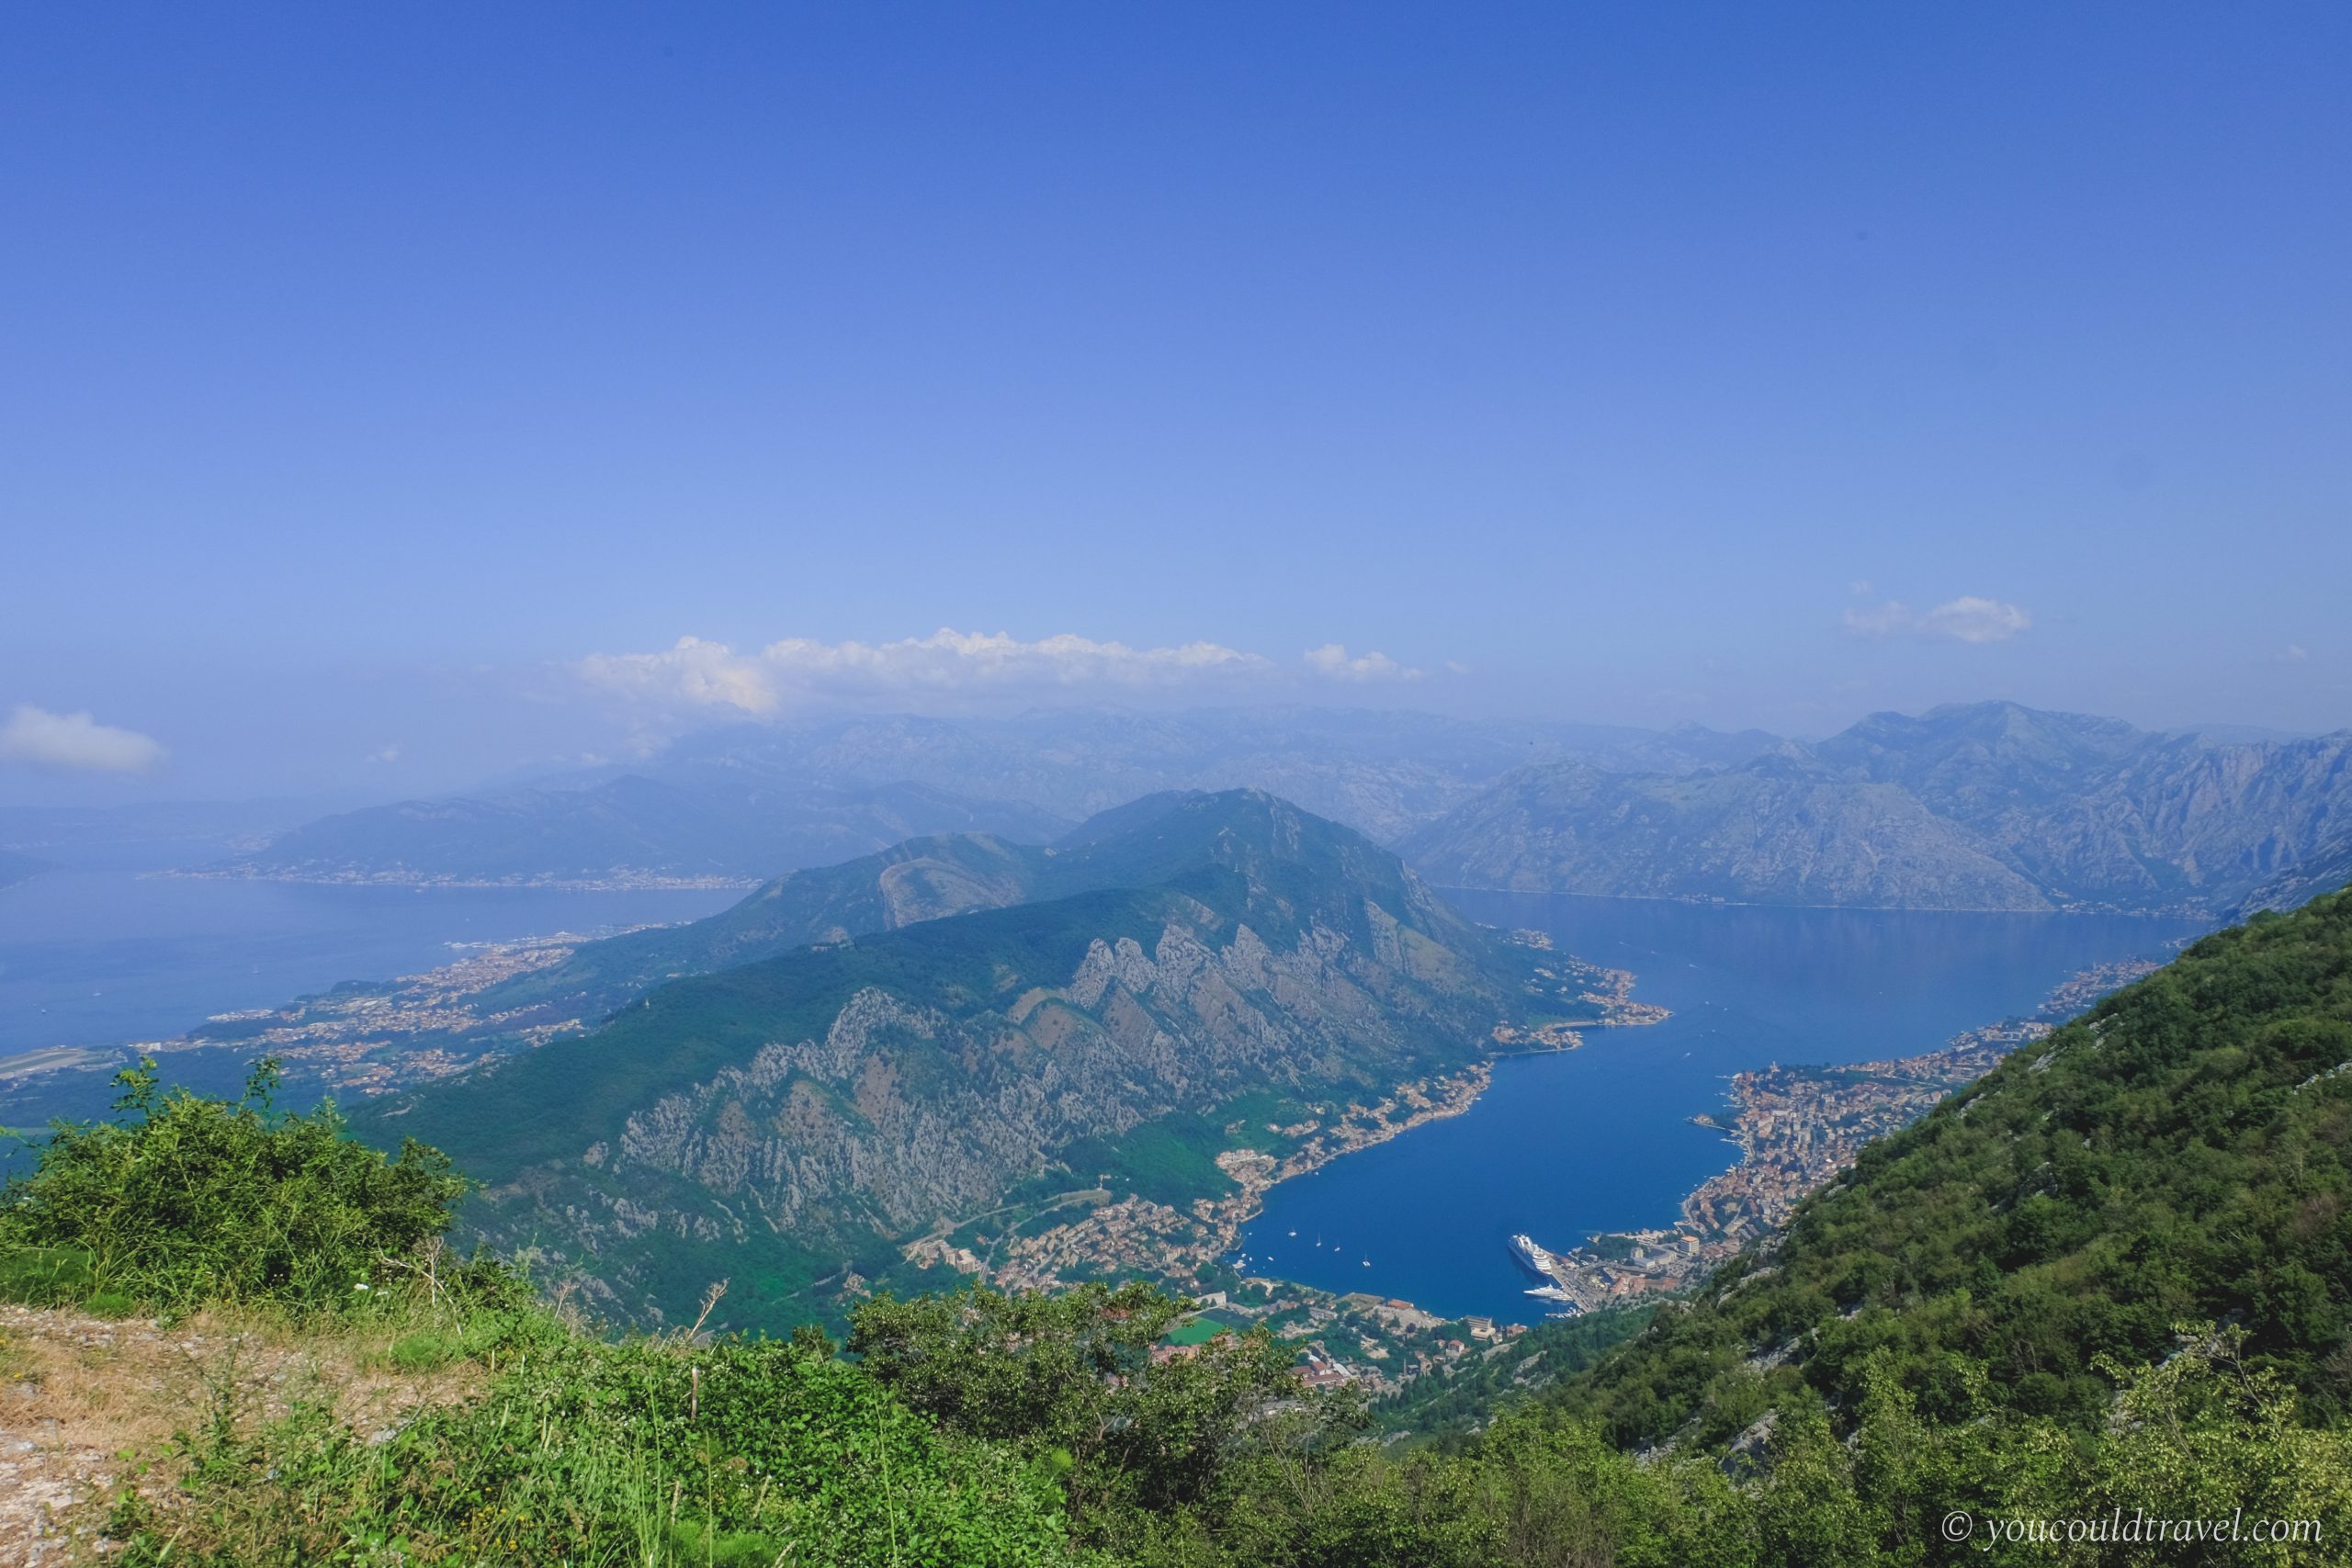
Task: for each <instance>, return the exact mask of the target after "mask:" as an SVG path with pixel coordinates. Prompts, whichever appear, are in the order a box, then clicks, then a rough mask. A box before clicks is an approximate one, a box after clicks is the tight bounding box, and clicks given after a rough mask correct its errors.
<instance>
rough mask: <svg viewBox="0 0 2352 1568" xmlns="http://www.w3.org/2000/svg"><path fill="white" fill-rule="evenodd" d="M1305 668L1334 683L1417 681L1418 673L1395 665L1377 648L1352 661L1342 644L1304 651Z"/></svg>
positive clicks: (1419, 674)
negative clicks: (1327, 676)
mask: <svg viewBox="0 0 2352 1568" xmlns="http://www.w3.org/2000/svg"><path fill="white" fill-rule="evenodd" d="M1306 664H1307V668H1308V669H1310V670H1313V671H1315V672H1316V673H1317V674H1318V675H1329V677H1330V678H1331V679H1332V680H1334V681H1418V680H1419V679H1420V678H1421V672H1420V671H1418V670H1415V669H1413V668H1412V667H1410V666H1409V665H1404V664H1399V663H1397V661H1396V660H1393V659H1391V658H1389V657H1388V655H1386V654H1385V653H1383V652H1381V651H1380V650H1379V649H1371V650H1369V651H1367V652H1365V653H1363V654H1360V655H1358V656H1357V657H1355V658H1353V659H1351V658H1349V657H1348V649H1347V645H1346V644H1345V643H1339V642H1327V643H1325V644H1324V645H1323V646H1322V647H1320V648H1310V649H1307V650H1306Z"/></svg>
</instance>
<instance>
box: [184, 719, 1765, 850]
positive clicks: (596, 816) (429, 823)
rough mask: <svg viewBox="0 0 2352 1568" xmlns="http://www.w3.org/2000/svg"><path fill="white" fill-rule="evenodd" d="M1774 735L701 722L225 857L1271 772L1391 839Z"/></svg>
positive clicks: (919, 815) (511, 840)
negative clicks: (586, 761)
mask: <svg viewBox="0 0 2352 1568" xmlns="http://www.w3.org/2000/svg"><path fill="white" fill-rule="evenodd" d="M1773 744H1775V742H1774V739H1773V738H1772V737H1770V736H1768V735H1764V734H1761V733H1760V732H1753V731H1751V732H1747V733H1744V734H1739V735H1727V734H1722V733H1719V732H1716V731H1713V730H1705V729H1700V728H1682V729H1677V730H1671V731H1664V732H1657V731H1650V730H1642V729H1626V728H1611V727H1607V726H1594V725H1569V724H1504V723H1488V722H1480V721H1470V720H1458V719H1446V718H1438V717H1434V716H1430V715H1427V714H1413V713H1389V712H1378V711H1365V710H1344V711H1326V710H1319V709H1231V710H1199V711H1193V712H1188V713H1181V714H1170V715H1140V714H1123V713H1110V712H1099V711H1093V710H1084V709H1061V710H1054V711H1049V712H1041V713H1037V714H1033V715H1030V716H1024V717H1021V718H1012V719H991V720H950V719H933V718H914V717H907V716H897V717H886V718H836V719H830V720H825V721H821V722H810V723H806V724H799V725H787V726H763V725H742V726H736V727H731V728H722V729H717V730H710V731H706V732H703V733H699V734H695V735H692V736H688V737H686V738H684V739H680V740H678V741H676V742H674V743H673V744H672V745H671V746H669V747H668V748H667V749H666V750H663V751H662V752H661V753H660V754H659V755H657V756H654V757H650V758H648V759H645V760H643V761H639V762H636V763H632V764H630V765H628V766H626V767H623V766H618V765H613V766H603V767H597V768H590V769H578V770H573V771H571V772H568V773H555V774H548V775H544V776H541V777H538V778H536V779H533V780H531V781H529V782H528V783H527V784H521V785H517V786H515V787H510V788H505V789H501V790H493V791H487V792H484V793H482V794H480V795H471V796H464V797H458V798H450V799H440V800H424V801H403V802H401V803H399V804H396V805H390V806H382V807H371V808H369V809H367V810H362V811H353V812H346V813H344V814H342V815H339V816H335V817H329V818H322V819H321V820H319V821H316V822H312V823H310V824H309V825H307V826H305V827H303V828H300V829H296V830H295V831H293V832H290V833H287V834H285V835H283V836H282V837H280V838H278V839H277V840H275V841H274V842H272V843H271V844H269V845H268V847H267V848H266V849H264V850H261V851H259V852H254V853H251V854H246V855H242V856H239V857H237V858H236V859H234V860H232V861H229V862H226V863H223V864H222V866H221V867H220V870H222V871H223V872H228V873H234V874H248V875H259V876H283V877H296V878H304V879H313V880H378V881H395V882H397V881H490V882H507V881H513V882H528V881H537V882H590V881H615V880H665V879H666V880H713V879H716V880H731V881H740V882H743V883H747V884H748V883H752V882H757V881H760V880H763V879H764V878H766V877H770V876H773V875H775V874H777V873H779V872H782V871H786V870H790V869H793V868H795V867H798V866H809V865H820V864H826V863H831V862H834V861H838V860H842V859H845V858H847V857H850V856H853V855H858V854H864V853H867V852H872V851H876V850H880V849H884V848H887V847H888V846H889V845H891V844H894V843H896V842H898V841H899V840H902V839H906V838H909V837H913V836H918V835H922V834H932V833H945V832H967V831H970V832H989V833H996V834H1001V835H1002V836H1004V837H1006V838H1010V839H1016V840H1027V841H1030V842H1044V841H1046V840H1050V839H1052V838H1054V837H1055V836H1057V834H1058V833H1060V832H1061V831H1063V830H1065V829H1068V828H1069V826H1070V825H1071V824H1073V823H1075V822H1077V821H1079V820H1080V819H1081V818H1086V817H1090V816H1092V815H1093V814H1094V813H1096V812H1099V811H1104V810H1107V809H1109V808H1110V807H1114V806H1117V805H1119V804H1121V803H1123V802H1125V801H1130V800H1134V799H1136V797H1138V796H1140V795H1148V794H1152V793H1155V792H1157V791H1160V790H1170V789H1210V790H1216V789H1235V788H1254V789H1264V790H1268V791H1270V792H1272V793H1273V794H1276V795H1281V796H1283V798H1284V799H1287V800H1295V801H1296V802H1298V803H1299V804H1300V805H1301V806H1303V807H1306V809H1308V810H1310V811H1315V812H1317V813H1319V814H1321V815H1324V816H1328V817H1330V818H1334V819H1335V820H1339V821H1344V822H1347V823H1348V824H1350V825H1351V826H1352V827H1355V828H1357V829H1359V830H1361V831H1363V832H1365V833H1367V834H1370V835H1371V836H1372V837H1374V838H1375V839H1383V840H1385V839H1389V838H1393V837H1395V836H1396V835H1397V834H1399V833H1402V832H1404V831H1406V830H1408V829H1410V828H1412V827H1414V826H1416V825H1417V824H1419V823H1422V822H1426V821H1429V820H1430V819H1431V818H1435V817H1437V816H1439V815H1441V814H1442V812H1444V811H1445V810H1446V809H1448V808H1449V807H1453V806H1454V805H1457V804H1459V803H1461V802H1462V801H1464V800H1467V799H1469V798H1470V797H1471V796H1473V795H1476V793H1477V791H1478V790H1479V788H1480V787H1482V786H1483V785H1485V784H1487V783H1489V782H1491V781H1492V780H1494V779H1495V778H1497V777H1499V776H1500V775H1501V774H1503V773H1507V772H1509V771H1510V769H1512V768H1514V767H1518V766H1521V765H1522V764H1524V763H1527V762H1529V761H1547V760H1555V759H1560V758H1568V757H1576V758H1583V759H1589V760H1592V761H1598V762H1600V763H1602V764H1604V765H1607V766H1610V767H1615V768H1639V769H1645V770H1652V771H1656V772H1660V773H1679V772H1683V771H1687V770H1689V769H1691V768H1696V767H1703V766H1708V765H1711V764H1714V763H1720V762H1725V761H1737V760H1738V759H1740V758H1743V757H1747V756H1751V755H1754V754H1755V753H1756V752H1757V751H1758V750H1762V749H1764V748H1766V747H1770V746H1771V745H1773Z"/></svg>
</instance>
